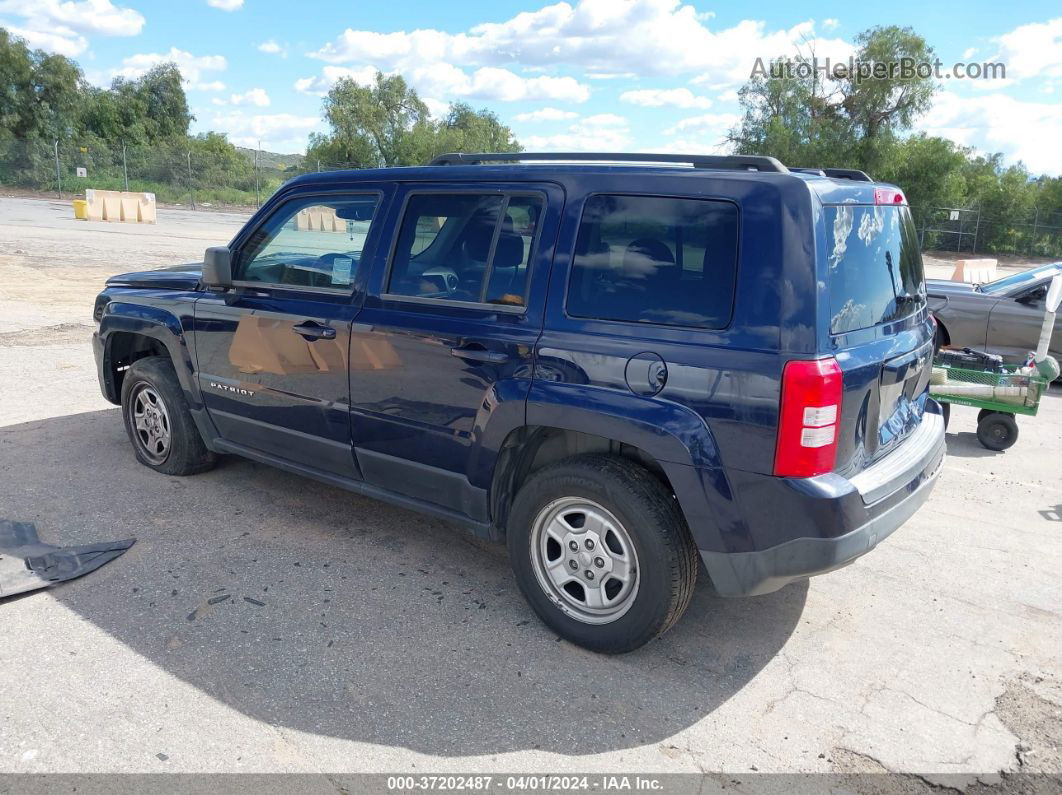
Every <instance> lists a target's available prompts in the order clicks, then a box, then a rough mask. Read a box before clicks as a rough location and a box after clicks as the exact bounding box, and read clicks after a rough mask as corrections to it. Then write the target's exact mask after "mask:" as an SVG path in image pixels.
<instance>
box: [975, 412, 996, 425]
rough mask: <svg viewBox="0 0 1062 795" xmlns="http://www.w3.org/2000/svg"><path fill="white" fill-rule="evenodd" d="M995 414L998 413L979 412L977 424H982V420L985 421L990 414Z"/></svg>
mask: <svg viewBox="0 0 1062 795" xmlns="http://www.w3.org/2000/svg"><path fill="white" fill-rule="evenodd" d="M995 413H996V412H994V411H992V409H981V410H980V411H979V412H977V422H978V424H980V423H981V420H983V419H984V418H985V417H987V416H988V415H989V414H995Z"/></svg>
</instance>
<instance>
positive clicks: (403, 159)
mask: <svg viewBox="0 0 1062 795" xmlns="http://www.w3.org/2000/svg"><path fill="white" fill-rule="evenodd" d="M324 115H325V119H326V120H327V121H328V123H329V125H330V127H331V133H330V134H328V135H315V136H313V137H312V138H311V141H310V145H309V147H308V149H307V152H306V154H305V156H304V157H302V158H298V162H296V163H293V164H292V163H290V162H289V163H277V162H276V159H275V158H270V163H269V164H268V165H267V164H265V163H258V164H256V162H255V153H254V152H253V151H251V150H243V151H241V150H240V149H238V148H237V147H236V146H234V145H233V144H232V143H231V142H230V141H229V140H228V138H227V136H226V135H225V134H224V133H220V132H205V133H198V134H195V135H193V134H191V133H190V132H189V128H190V125H191V123H192V122H193V121H194V120H195V117H194V116H193V115H192V113H191V112H190V110H189V107H188V100H187V97H186V95H185V91H184V86H183V83H182V78H181V73H180V70H179V69H178V67H177V65H176V64H172V63H167V64H160V65H158V66H155V67H153V68H152V69H150V70H149V71H147V72H146V73H145V74H144V75H142V76H141V77H138V78H135V79H126V78H122V77H118V78H115V79H114V80H113V81H112V83H111V85H110V86H109V87H107V88H99V87H96V86H93V85H91V84H90V83H89V82H88V81H87V80H86V79H85V75H84V73H83V72H82V70H81V68H80V67H79V66H78V64H77V63H75V62H74V61H72V60H71V59H69V58H66V57H64V56H62V55H55V54H51V53H47V52H44V51H42V50H33V49H30V48H29V47H28V46H27V45H26V43H25V41H23V40H22V39H20V38H18V37H17V36H13V35H11V34H10V33H9V32H8V31H7V30H5V29H3V28H0V184H7V185H15V186H21V187H26V188H30V189H46V190H55V189H56V188H57V187H59V185H58V182H59V181H61V183H62V185H63V187H64V188H65V189H66V190H67V192H81V191H84V190H85V189H86V188H89V187H92V188H105V189H106V188H111V189H123V188H125V186H126V185H128V187H129V189H130V190H136V191H151V192H154V193H156V194H157V196H158V197H159V199H160V200H161V201H176V202H182V203H183V202H186V201H189V200H193V201H195V200H196V199H197V200H198V201H200V202H218V203H226V204H243V205H248V204H254V203H255V202H256V200H258V199H259V198H261V199H264V198H265V197H267V196H269V194H270V193H272V192H273V191H274V190H276V188H278V187H279V186H280V184H281V183H282V182H284V181H285V180H286V179H288V178H290V177H292V176H294V175H296V174H298V173H302V172H303V171H307V170H314V169H316V168H366V167H374V166H388V165H410V164H416V163H423V162H426V161H427V160H428V159H430V158H431V157H434V156H435V155H436V154H440V153H442V152H444V151H458V150H464V151H469V150H477V151H518V150H519V148H520V147H519V144H518V143H517V142H516V140H515V139H514V137H513V134H512V132H511V130H509V128H508V127H506V126H505V125H503V124H502V123H501V122H500V121H499V119H498V117H497V116H496V115H495V114H493V113H491V112H490V111H488V110H478V111H477V110H474V109H473V108H472V107H471V106H469V105H467V104H465V103H455V104H453V105H451V106H449V108H448V109H447V110H446V112H445V113H444V114H443V117H442V118H440V119H435V118H433V117H432V115H431V114H430V113H429V111H428V108H427V106H426V105H425V104H424V103H423V101H421V100H420V98H419V97H418V96H417V94H416V92H415V91H413V90H412V89H411V88H409V87H408V86H407V85H406V83H405V81H403V80H402V78H401V77H397V76H394V77H385V76H383V75H382V74H377V77H376V81H375V83H374V84H373V85H372V86H368V87H363V86H359V85H358V84H356V83H354V82H353V81H352V80H349V79H343V80H340V81H339V82H338V83H337V84H336V85H335V86H333V88H332V90H331V91H330V92H329V94H328V97H327V98H326V99H325V102H324ZM57 160H58V161H59V162H58V169H59V172H60V173H59V175H58V177H57V174H56V171H57V163H56V161H57ZM285 160H287V159H286V158H285ZM78 167H82V168H85V169H86V170H87V173H88V176H87V177H85V178H80V177H78V176H77V168H78Z"/></svg>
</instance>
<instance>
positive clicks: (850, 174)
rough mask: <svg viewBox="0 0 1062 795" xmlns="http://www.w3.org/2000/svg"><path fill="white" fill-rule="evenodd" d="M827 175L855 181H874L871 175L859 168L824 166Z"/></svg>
mask: <svg viewBox="0 0 1062 795" xmlns="http://www.w3.org/2000/svg"><path fill="white" fill-rule="evenodd" d="M822 170H823V171H824V172H826V176H827V177H834V178H835V179H850V180H854V181H855V182H873V181H874V180H872V179H871V178H870V175H869V174H868V173H867V172H865V171H860V170H859V169H857V168H824V169H822Z"/></svg>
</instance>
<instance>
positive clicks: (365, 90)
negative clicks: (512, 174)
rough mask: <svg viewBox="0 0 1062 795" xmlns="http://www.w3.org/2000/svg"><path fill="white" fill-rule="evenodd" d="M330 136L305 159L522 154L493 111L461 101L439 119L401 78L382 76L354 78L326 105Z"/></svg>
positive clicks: (369, 162)
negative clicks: (363, 81)
mask: <svg viewBox="0 0 1062 795" xmlns="http://www.w3.org/2000/svg"><path fill="white" fill-rule="evenodd" d="M324 115H325V120H326V121H327V122H328V124H329V126H330V127H331V132H330V133H328V134H327V135H313V136H311V139H310V146H309V149H308V150H307V153H306V158H307V161H308V162H309V164H310V165H311V166H312V165H313V164H314V163H315V162H316V161H318V160H319V161H320V162H321V163H323V164H325V165H328V166H331V167H335V166H348V167H349V166H353V167H358V168H374V167H380V166H399V165H404V166H405V165H419V164H423V163H426V162H428V161H429V160H431V158H433V157H434V156H436V155H438V154H442V153H443V152H519V151H520V150H521V147H520V144H519V143H518V142H517V141H516V140H515V138H514V137H513V133H512V130H510V129H509V128H508V127H506V126H505V125H504V124H502V123H501V121H500V120H499V119H498V117H497V115H496V114H494V113H492V112H491V111H489V110H485V109H484V110H478V111H477V110H474V109H473V108H472V107H471V106H470V105H468V104H466V103H463V102H459V103H455V104H453V105H451V106H450V108H449V110H448V112H447V114H446V116H445V117H444V118H443V119H441V120H438V121H436V120H434V119H432V118H431V115H430V114H429V112H428V108H427V106H425V104H424V103H423V102H422V101H421V99H420V97H419V96H418V95H417V92H416V90H414V89H413V88H411V87H409V86H408V85H407V84H406V82H405V80H403V79H402V77H401V76H398V75H393V76H390V77H388V76H385V75H383V74H381V73H379V72H377V73H376V78H375V81H374V83H373V85H371V86H361V85H358V84H357V83H355V82H354V81H353V80H351V79H349V78H343V79H342V80H340V81H339V82H337V83H336V84H335V85H334V86H333V87H332V89H331V91H329V92H328V96H327V97H326V98H325V101H324Z"/></svg>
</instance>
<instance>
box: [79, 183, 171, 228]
mask: <svg viewBox="0 0 1062 795" xmlns="http://www.w3.org/2000/svg"><path fill="white" fill-rule="evenodd" d="M78 201H81V200H78ZM81 203H82V204H83V205H84V210H83V212H84V214H83V215H77V202H76V201H75V203H74V204H75V207H74V215H75V217H76V218H84V219H85V220H87V221H119V222H122V223H127V224H137V223H140V224H153V223H155V221H156V220H157V213H156V210H155V194H154V193H132V192H127V191H117V190H92V189H90V190H86V191H85V199H84V201H82V202H81Z"/></svg>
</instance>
